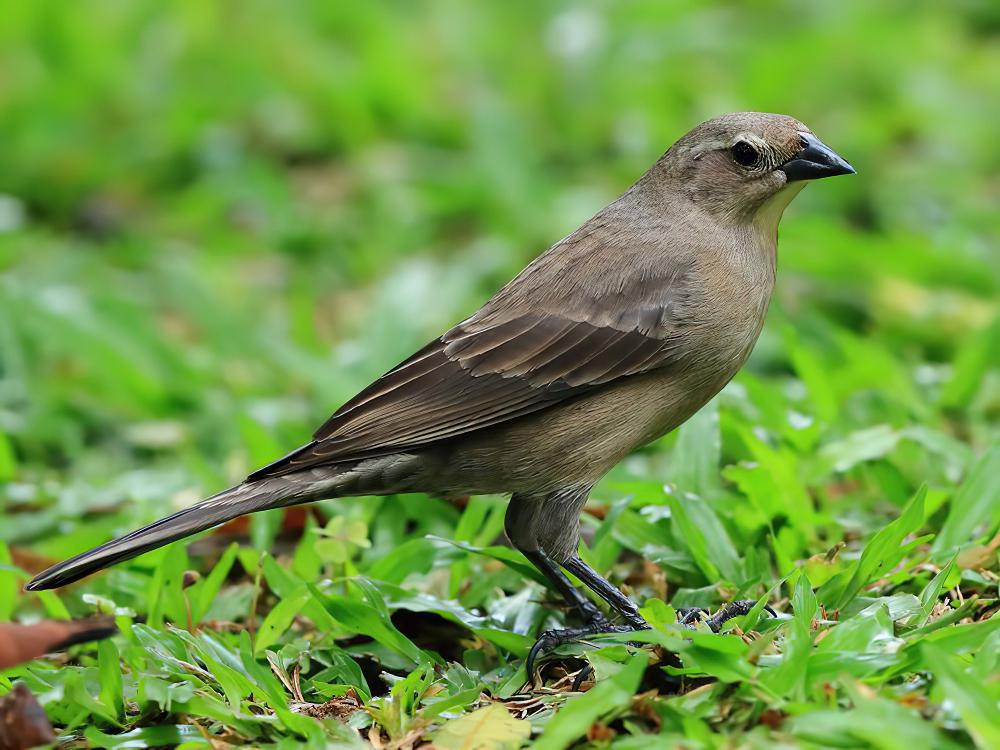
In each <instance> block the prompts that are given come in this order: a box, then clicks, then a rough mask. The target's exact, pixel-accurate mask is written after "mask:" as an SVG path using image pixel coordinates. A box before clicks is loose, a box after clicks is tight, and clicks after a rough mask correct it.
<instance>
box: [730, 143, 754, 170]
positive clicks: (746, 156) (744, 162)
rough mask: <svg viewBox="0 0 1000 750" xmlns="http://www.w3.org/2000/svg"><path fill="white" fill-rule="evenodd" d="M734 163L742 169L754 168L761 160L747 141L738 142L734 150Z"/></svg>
mask: <svg viewBox="0 0 1000 750" xmlns="http://www.w3.org/2000/svg"><path fill="white" fill-rule="evenodd" d="M732 152H733V161H735V162H736V163H737V164H739V165H740V166H741V167H752V166H753V165H754V164H756V163H757V160H758V159H760V154H759V153H758V152H757V149H755V148H754V147H753V146H751V145H750V144H749V143H747V142H746V141H737V142H736V143H735V144H734V145H733V148H732Z"/></svg>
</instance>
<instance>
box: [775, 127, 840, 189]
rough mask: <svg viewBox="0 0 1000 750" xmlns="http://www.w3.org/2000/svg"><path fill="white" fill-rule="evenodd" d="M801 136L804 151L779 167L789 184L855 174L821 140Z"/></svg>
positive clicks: (809, 135) (803, 134)
mask: <svg viewBox="0 0 1000 750" xmlns="http://www.w3.org/2000/svg"><path fill="white" fill-rule="evenodd" d="M799 135H800V136H801V137H802V143H803V144H804V147H803V149H802V150H801V151H799V153H797V154H796V155H795V156H793V157H792V158H791V159H789V160H788V161H786V162H785V163H784V164H782V165H781V166H780V167H779V169H780V170H781V171H782V172H784V173H785V176H786V177H787V178H788V182H794V181H796V180H817V179H819V178H820V177H835V176H836V175H838V174H854V167H852V166H851V165H850V164H848V163H847V162H846V161H844V160H843V159H842V158H841V157H840V156H838V155H837V152H836V151H834V150H833V149H832V148H830V147H829V146H827V145H826V144H825V143H823V141H821V140H820V139H819V138H817V137H816V136H814V135H812V134H811V133H799Z"/></svg>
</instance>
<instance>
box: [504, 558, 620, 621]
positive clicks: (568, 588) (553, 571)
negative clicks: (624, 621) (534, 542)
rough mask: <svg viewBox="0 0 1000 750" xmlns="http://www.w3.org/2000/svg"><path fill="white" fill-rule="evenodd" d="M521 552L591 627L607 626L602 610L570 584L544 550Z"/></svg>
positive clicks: (606, 619)
mask: <svg viewBox="0 0 1000 750" xmlns="http://www.w3.org/2000/svg"><path fill="white" fill-rule="evenodd" d="M521 552H522V553H523V554H524V556H525V557H527V558H528V560H530V561H531V563H532V565H534V566H535V567H536V568H538V570H540V571H541V572H542V574H543V575H544V576H545V577H546V578H548V579H549V580H550V581H551V582H552V585H553V586H555V588H556V591H558V592H559V593H560V594H562V597H563V599H565V600H566V602H567V603H568V604H569V605H570V606H571V607H572V608H573V609H575V610H576V611H577V612H578V613H579V614H580V617H582V618H583V620H584V622H586V623H588V624H590V625H606V624H607V622H608V618H607V617H605V615H604V613H603V612H602V611H601V610H600V608H599V607H598V606H597V605H596V604H594V602H592V601H590V599H588V598H587V597H586V595H585V594H584V593H583V592H582V591H580V590H579V589H578V588H576V586H574V585H573V584H572V583H571V582H570V580H569V578H567V577H566V574H565V573H563V572H562V570H560V568H559V566H558V565H556V564H555V563H554V562H552V560H551V559H549V556H548V555H546V554H545V553H544V552H542V550H527V549H523V550H521Z"/></svg>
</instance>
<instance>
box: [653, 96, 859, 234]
mask: <svg viewBox="0 0 1000 750" xmlns="http://www.w3.org/2000/svg"><path fill="white" fill-rule="evenodd" d="M659 166H661V167H662V168H663V170H664V171H665V173H666V176H667V179H668V180H670V181H671V183H673V187H674V189H676V190H680V191H681V192H682V193H684V194H685V195H687V196H688V197H689V198H690V199H691V200H692V201H694V202H696V203H698V204H699V205H700V206H701V207H702V208H704V209H706V210H708V211H711V212H712V213H713V214H716V215H719V216H720V217H726V218H729V219H731V220H733V221H754V220H755V219H756V218H757V217H758V215H759V214H761V212H765V213H766V214H768V215H772V214H776V216H775V225H776V220H777V219H778V218H780V216H781V212H782V211H783V210H784V208H785V206H787V205H788V203H789V201H791V199H792V198H794V197H795V195H796V194H797V193H798V191H799V190H800V189H801V188H802V186H803V185H805V183H806V182H807V181H809V180H815V179H819V178H821V177H833V176H834V175H840V174H853V173H854V168H853V167H852V166H851V165H850V164H848V163H847V162H846V161H845V160H844V159H843V158H841V157H840V156H838V155H837V154H836V153H835V152H834V151H833V149H831V148H830V147H829V146H827V145H826V144H824V143H823V142H822V141H821V140H819V138H817V137H816V136H815V135H813V132H812V131H811V130H810V129H809V128H808V127H806V126H805V125H804V124H803V123H801V122H799V121H798V120H796V119H795V118H794V117H788V116H786V115H774V114H768V113H765V112H735V113H733V114H729V115H723V116H722V117H717V118H715V119H714V120H708V121H707V122H703V123H702V124H701V125H698V126H697V127H696V128H694V129H693V130H692V131H691V132H689V133H688V134H687V135H685V136H684V137H683V138H681V139H680V140H679V141H677V143H675V144H674V145H673V146H672V147H671V148H670V150H669V151H667V153H666V154H664V156H663V159H662V160H661V161H660V163H659Z"/></svg>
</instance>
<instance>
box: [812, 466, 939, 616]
mask: <svg viewBox="0 0 1000 750" xmlns="http://www.w3.org/2000/svg"><path fill="white" fill-rule="evenodd" d="M926 495H927V486H926V485H924V486H922V487H921V488H920V489H919V490H918V491H917V494H916V495H914V497H913V499H912V500H910V502H909V503H908V504H907V506H906V507H905V508H904V509H903V512H902V514H900V516H899V518H897V519H896V520H894V521H893V522H892V523H890V524H888V525H886V526H885V528H883V529H881V530H880V531H879V532H878V533H876V534H875V536H873V537H872V539H871V540H870V541H869V542H868V544H867V545H866V546H865V549H864V551H863V552H862V553H861V557H860V558H858V560H857V561H856V562H855V563H854V564H853V565H851V566H850V567H848V568H846V569H845V570H843V571H841V572H840V573H838V574H837V575H835V576H834V577H833V578H831V579H830V580H829V581H827V582H826V583H825V584H823V586H821V587H820V590H819V592H818V593H817V597H818V598H819V600H820V601H821V602H822V603H823V604H825V605H826V607H827V609H829V610H833V609H840V608H841V607H843V606H845V605H846V604H847V603H848V602H850V601H851V599H853V598H854V597H855V596H857V594H858V592H859V591H861V589H862V588H864V587H865V586H867V585H868V584H869V583H871V582H872V581H873V580H875V579H876V578H877V577H878V576H880V575H883V574H885V573H886V572H888V571H889V570H891V569H892V568H893V567H894V566H895V565H897V564H898V562H899V560H900V559H901V558H902V555H903V554H905V550H903V540H904V539H905V538H906V536H907V535H908V534H912V533H913V532H915V531H916V530H917V529H919V528H920V527H921V526H922V525H923V523H924V498H925V497H926ZM901 550H903V551H902V552H901Z"/></svg>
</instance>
